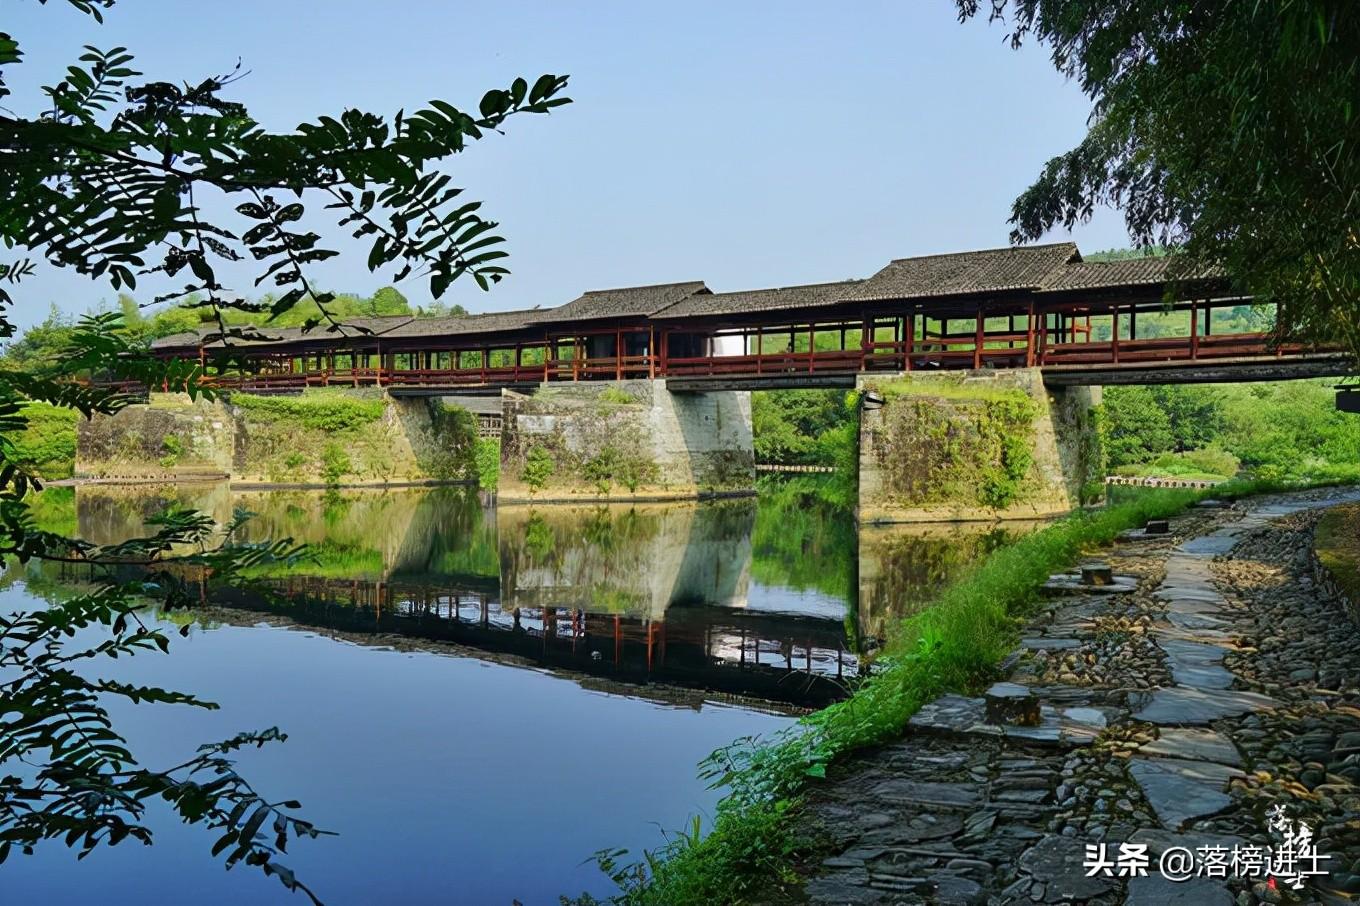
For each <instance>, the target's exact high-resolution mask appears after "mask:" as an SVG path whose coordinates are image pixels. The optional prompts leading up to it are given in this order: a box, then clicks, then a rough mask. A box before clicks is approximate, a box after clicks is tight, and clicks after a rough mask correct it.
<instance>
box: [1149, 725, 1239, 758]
mask: <svg viewBox="0 0 1360 906" xmlns="http://www.w3.org/2000/svg"><path fill="white" fill-rule="evenodd" d="M1138 751H1139V752H1141V753H1143V754H1144V755H1163V756H1166V757H1168V758H1180V759H1184V760H1186V761H1211V762H1213V763H1214V764H1224V765H1231V766H1232V767H1241V766H1242V756H1241V755H1240V754H1239V753H1238V751H1237V748H1236V747H1235V746H1234V745H1233V744H1232V741H1231V740H1229V739H1228V737H1226V736H1224V735H1223V734H1222V733H1218V732H1215V731H1214V730H1200V729H1194V728H1191V727H1166V728H1165V729H1163V730H1162V731H1161V733H1160V735H1159V736H1158V737H1157V738H1156V739H1154V740H1153V741H1152V742H1149V743H1145V744H1143V746H1141V747H1140V748H1139V749H1138Z"/></svg>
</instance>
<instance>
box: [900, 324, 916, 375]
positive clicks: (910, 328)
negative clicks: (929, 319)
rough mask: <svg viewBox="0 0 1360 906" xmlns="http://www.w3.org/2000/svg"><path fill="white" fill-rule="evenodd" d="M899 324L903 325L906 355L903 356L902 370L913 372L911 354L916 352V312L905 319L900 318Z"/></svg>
mask: <svg viewBox="0 0 1360 906" xmlns="http://www.w3.org/2000/svg"><path fill="white" fill-rule="evenodd" d="M897 323H899V324H901V325H902V327H901V330H902V333H903V334H905V335H906V336H905V337H904V342H905V344H906V345H905V347H903V348H904V349H905V353H904V354H903V356H902V370H903V371H910V370H911V354H912V353H913V352H915V351H916V312H914V311H913V312H912V313H911V314H909V315H907V316H906V317H905V318H898V319H897Z"/></svg>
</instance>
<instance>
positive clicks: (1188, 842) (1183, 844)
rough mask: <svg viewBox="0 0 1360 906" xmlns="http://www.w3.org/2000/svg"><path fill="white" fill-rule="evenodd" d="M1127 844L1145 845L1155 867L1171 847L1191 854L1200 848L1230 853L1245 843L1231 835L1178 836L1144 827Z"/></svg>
mask: <svg viewBox="0 0 1360 906" xmlns="http://www.w3.org/2000/svg"><path fill="white" fill-rule="evenodd" d="M1129 842H1130V843H1143V844H1146V845H1147V848H1148V855H1149V856H1151V857H1152V860H1153V861H1152V864H1153V865H1154V866H1155V865H1156V864H1157V860H1158V859H1160V858H1161V857H1162V853H1164V852H1166V851H1167V850H1168V849H1171V848H1172V847H1173V846H1174V847H1179V848H1181V849H1188V850H1190V851H1191V852H1194V851H1195V850H1197V849H1199V848H1200V847H1201V846H1221V847H1223V848H1224V849H1226V850H1228V851H1229V852H1231V851H1232V848H1233V847H1234V846H1240V845H1241V844H1242V843H1244V842H1246V841H1244V840H1243V839H1242V838H1241V837H1235V836H1233V835H1232V834H1206V833H1201V832H1200V831H1185V832H1184V833H1179V834H1178V833H1176V832H1174V831H1169V830H1166V829H1165V828H1161V827H1144V828H1139V829H1138V830H1136V831H1134V832H1133V835H1132V836H1130V837H1129Z"/></svg>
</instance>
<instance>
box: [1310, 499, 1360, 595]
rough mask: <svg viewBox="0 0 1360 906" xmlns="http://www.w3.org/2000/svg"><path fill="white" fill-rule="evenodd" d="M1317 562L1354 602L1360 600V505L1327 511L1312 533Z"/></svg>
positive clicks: (1349, 505) (1348, 505)
mask: <svg viewBox="0 0 1360 906" xmlns="http://www.w3.org/2000/svg"><path fill="white" fill-rule="evenodd" d="M1313 549H1314V550H1315V551H1316V552H1317V558H1318V562H1320V563H1321V564H1322V567H1323V569H1325V570H1327V572H1328V573H1329V574H1330V575H1331V577H1332V581H1333V582H1335V583H1336V585H1337V587H1338V588H1340V589H1341V592H1342V593H1343V594H1344V595H1345V596H1346V597H1347V598H1349V599H1350V600H1351V601H1360V504H1347V505H1346V506H1339V507H1335V508H1333V509H1330V510H1328V511H1327V512H1326V513H1324V514H1323V515H1322V518H1321V519H1320V520H1318V524H1317V533H1316V534H1315V535H1314V536H1313Z"/></svg>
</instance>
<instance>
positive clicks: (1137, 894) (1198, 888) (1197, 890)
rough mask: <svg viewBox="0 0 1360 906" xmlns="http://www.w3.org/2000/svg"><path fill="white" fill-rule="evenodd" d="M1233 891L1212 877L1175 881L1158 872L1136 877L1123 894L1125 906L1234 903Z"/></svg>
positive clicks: (1182, 905) (1198, 905)
mask: <svg viewBox="0 0 1360 906" xmlns="http://www.w3.org/2000/svg"><path fill="white" fill-rule="evenodd" d="M1234 902H1235V901H1234V900H1233V895H1232V893H1230V892H1229V890H1228V888H1227V887H1226V886H1224V883H1223V882H1222V881H1219V880H1215V879H1212V878H1189V879H1187V880H1185V881H1172V880H1170V879H1169V878H1165V877H1163V876H1162V875H1160V874H1158V873H1157V872H1156V870H1155V869H1154V870H1153V871H1152V873H1151V874H1148V875H1145V876H1144V877H1140V878H1133V879H1132V880H1130V881H1129V886H1128V888H1127V891H1126V892H1125V894H1124V906H1232V904H1233V903H1234Z"/></svg>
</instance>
